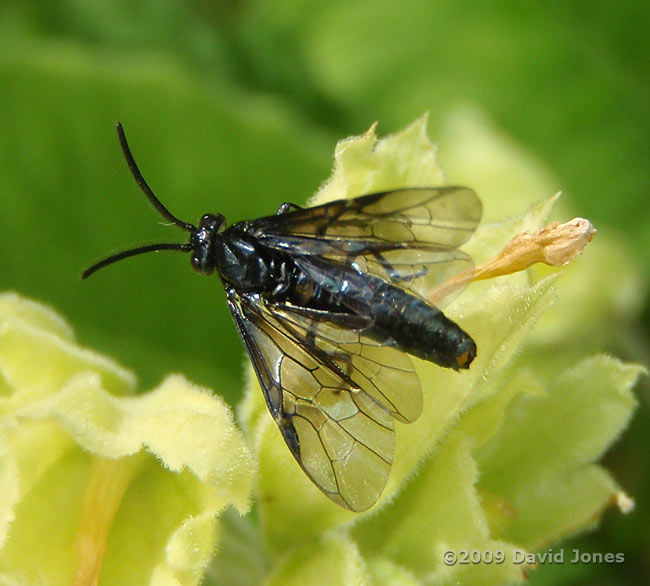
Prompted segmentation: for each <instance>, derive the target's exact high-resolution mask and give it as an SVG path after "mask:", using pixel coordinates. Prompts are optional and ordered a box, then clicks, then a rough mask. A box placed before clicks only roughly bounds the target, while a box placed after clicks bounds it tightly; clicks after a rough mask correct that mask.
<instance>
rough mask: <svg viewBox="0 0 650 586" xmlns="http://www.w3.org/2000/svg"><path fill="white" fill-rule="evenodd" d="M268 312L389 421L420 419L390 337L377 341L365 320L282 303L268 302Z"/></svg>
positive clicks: (409, 368) (411, 377)
mask: <svg viewBox="0 0 650 586" xmlns="http://www.w3.org/2000/svg"><path fill="white" fill-rule="evenodd" d="M269 310H270V311H271V313H272V314H273V315H274V317H275V318H276V319H277V320H278V321H279V322H280V323H281V324H282V327H283V328H284V329H285V331H287V332H288V333H289V334H290V335H291V336H292V337H293V338H295V339H297V340H300V342H301V344H303V345H304V346H305V347H307V348H309V349H310V350H311V351H312V353H314V354H317V355H319V356H321V357H322V358H321V359H322V360H323V361H328V360H329V361H331V362H332V363H333V365H330V368H332V369H333V370H339V371H340V372H341V373H342V374H343V376H344V377H346V378H347V379H348V380H349V382H351V383H352V384H353V385H354V386H356V387H358V388H360V389H363V390H364V391H365V392H366V393H368V394H369V395H370V396H371V397H372V398H373V399H374V400H375V401H376V402H377V403H379V404H380V405H381V406H382V407H384V409H386V410H387V411H388V412H389V413H390V414H391V416H392V417H394V418H395V419H397V420H399V421H401V422H403V423H411V422H413V421H415V420H416V419H417V418H418V417H419V416H420V413H421V412H422V388H421V385H420V379H419V378H418V375H417V374H416V372H415V369H414V368H413V362H412V361H411V359H410V358H409V357H408V355H407V354H406V353H404V352H402V351H400V350H398V349H397V348H396V347H395V346H394V344H395V342H394V340H393V339H392V338H383V339H379V341H378V339H377V332H373V326H372V323H371V322H370V321H369V320H368V321H364V318H363V317H359V316H357V315H354V316H353V315H346V314H340V313H333V312H328V311H323V310H317V309H310V308H302V307H295V306H292V305H286V304H272V305H270V306H269ZM373 333H374V335H373V337H372V338H371V337H370V335H372V334H373Z"/></svg>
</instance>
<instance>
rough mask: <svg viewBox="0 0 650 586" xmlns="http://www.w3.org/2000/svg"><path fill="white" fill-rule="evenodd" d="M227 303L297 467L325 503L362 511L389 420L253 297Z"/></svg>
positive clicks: (386, 445) (381, 464)
mask: <svg viewBox="0 0 650 586" xmlns="http://www.w3.org/2000/svg"><path fill="white" fill-rule="evenodd" d="M227 295H228V304H229V306H230V309H231V311H232V314H233V317H234V319H235V322H236V324H237V327H238V329H239V333H240V334H241V337H242V339H243V341H244V345H245V346H246V350H247V351H248V354H249V356H250V358H251V361H252V363H253V367H254V368H255V372H256V374H257V377H258V380H259V382H260V385H261V387H262V391H263V393H264V397H265V399H266V403H267V405H268V407H269V410H270V412H271V415H272V416H273V418H274V419H275V421H276V423H277V424H278V427H279V428H280V431H281V432H282V435H283V437H284V439H285V441H286V443H287V446H288V447H289V449H290V450H291V453H292V454H293V455H294V457H295V458H296V460H297V461H298V464H300V466H301V467H302V469H303V470H304V471H305V473H306V474H307V476H308V477H309V478H310V479H311V480H312V481H313V482H314V484H316V486H318V488H320V490H322V491H323V492H324V493H325V494H326V495H327V496H328V497H329V498H330V499H331V500H333V501H334V502H336V503H337V504H339V505H342V506H343V507H346V508H348V509H351V510H353V511H358V512H359V511H365V510H366V509H368V508H369V507H371V506H372V505H373V504H374V503H375V502H376V501H377V499H378V498H379V496H380V495H381V493H382V491H383V489H384V487H385V485H386V481H387V479H388V475H389V473H390V468H391V465H392V461H393V452H394V447H395V432H394V424H393V419H392V418H391V416H390V414H389V413H388V411H387V410H386V409H385V408H383V407H382V406H381V405H380V404H379V403H378V402H377V401H376V400H375V399H373V398H372V397H371V396H370V395H369V394H368V393H367V392H366V391H365V390H364V389H359V388H356V387H355V386H354V385H353V384H350V381H349V379H348V378H347V377H346V376H344V375H342V374H341V373H339V372H337V370H336V369H332V368H331V364H330V363H328V360H327V359H323V357H322V356H320V355H319V353H318V352H314V351H312V350H310V348H309V347H308V346H305V345H303V344H302V343H301V342H300V341H299V340H296V339H294V338H293V337H292V336H291V334H290V333H289V332H287V331H286V329H285V328H284V327H283V326H282V324H281V323H280V322H279V321H278V319H277V318H276V317H275V316H274V315H273V314H272V313H270V312H269V311H268V309H267V308H266V306H265V304H264V302H263V301H262V300H261V299H260V298H259V297H256V296H253V295H251V296H246V295H242V296H238V295H237V294H236V293H235V292H234V291H227Z"/></svg>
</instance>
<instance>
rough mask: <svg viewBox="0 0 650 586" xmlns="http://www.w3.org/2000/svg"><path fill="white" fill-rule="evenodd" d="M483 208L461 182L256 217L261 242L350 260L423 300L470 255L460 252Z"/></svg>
mask: <svg viewBox="0 0 650 586" xmlns="http://www.w3.org/2000/svg"><path fill="white" fill-rule="evenodd" d="M481 211H482V206H481V202H480V200H479V199H478V197H477V195H476V194H475V193H474V191H472V190H471V189H468V188H466V187H453V186H451V187H437V188H434V187H423V188H410V189H398V190H394V191H387V192H383V193H375V194H370V195H364V196H361V197H358V198H355V199H349V200H338V201H335V202H331V203H328V204H324V205H321V206H316V207H313V208H305V209H300V210H297V211H293V212H288V213H284V214H279V215H276V216H268V217H265V218H260V219H259V220H256V221H255V222H254V226H255V228H256V231H257V232H256V235H257V237H258V239H259V241H260V242H261V243H263V244H264V245H266V246H269V247H271V248H274V249H276V250H285V251H287V252H291V253H292V254H296V255H315V256H320V257H323V258H328V259H332V260H336V261H338V262H345V263H346V264H355V266H356V267H357V268H358V269H359V270H360V271H362V272H367V273H370V274H373V275H376V276H378V277H379V278H381V279H383V280H386V281H389V282H391V283H393V284H395V285H397V286H400V287H402V288H403V289H407V290H409V291H411V292H413V293H414V294H417V295H419V296H421V297H426V295H427V293H428V292H429V291H431V290H432V289H433V288H435V287H437V286H438V285H440V284H441V283H443V282H445V281H446V280H447V279H448V278H449V277H451V276H452V275H455V274H457V273H459V272H461V271H469V272H471V270H472V268H473V264H472V260H471V258H470V257H469V256H468V255H467V254H466V253H464V252H462V251H459V250H457V247H459V246H461V245H462V244H463V243H464V242H466V241H467V239H468V238H469V237H470V236H471V234H472V233H473V232H474V230H475V229H476V226H477V224H478V222H479V220H480V217H481Z"/></svg>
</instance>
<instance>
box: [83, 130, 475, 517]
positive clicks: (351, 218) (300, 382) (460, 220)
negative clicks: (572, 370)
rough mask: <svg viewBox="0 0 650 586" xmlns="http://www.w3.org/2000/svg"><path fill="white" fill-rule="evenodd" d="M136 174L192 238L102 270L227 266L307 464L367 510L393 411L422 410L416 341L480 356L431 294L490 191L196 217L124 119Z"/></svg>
mask: <svg viewBox="0 0 650 586" xmlns="http://www.w3.org/2000/svg"><path fill="white" fill-rule="evenodd" d="M117 132H118V136H119V140H120V145H121V147H122V151H123V153H124V157H125V159H126V161H127V164H128V166H129V169H130V170H131V173H132V174H133V177H134V178H135V181H136V182H137V184H138V185H139V186H140V188H141V189H142V191H143V192H144V193H145V195H146V196H147V198H148V199H149V201H150V202H151V204H152V205H153V206H154V207H155V208H156V210H158V212H159V213H160V214H161V215H162V216H163V217H164V218H165V219H166V220H168V221H169V222H171V223H172V224H175V225H176V226H179V227H180V228H182V229H183V230H185V231H187V232H188V233H189V240H188V241H187V242H184V243H157V244H150V245H146V246H141V247H138V248H133V249H130V250H125V251H122V252H119V253H117V254H114V255H111V256H109V257H107V258H105V259H103V260H101V261H100V262H98V263H96V264H94V265H92V266H91V267H89V268H88V269H87V270H86V271H85V272H84V273H83V278H86V277H88V276H90V275H91V274H92V273H94V272H95V271H97V270H99V269H101V268H103V267H105V266H107V265H109V264H112V263H114V262H116V261H118V260H122V259H125V258H128V257H131V256H135V255H138V254H143V253H147V252H153V251H157V250H178V251H182V252H188V253H190V259H191V264H192V266H193V267H194V269H195V270H196V271H198V272H199V273H201V274H204V275H210V274H212V273H216V274H217V275H218V276H219V278H220V280H221V284H222V285H223V288H224V290H225V293H226V300H227V303H228V307H229V308H230V312H231V313H232V317H233V319H234V321H235V325H236V327H237V330H238V332H239V335H240V336H241V339H242V341H243V343H244V347H245V348H246V351H247V352H248V356H249V358H250V360H251V363H252V365H253V368H254V369H255V373H256V374H257V378H258V380H259V383H260V386H261V387H262V391H263V393H264V398H265V400H266V404H267V406H268V408H269V411H270V413H271V416H272V417H273V419H274V420H275V422H276V423H277V425H278V428H279V429H280V432H281V433H282V436H283V438H284V441H285V442H286V444H287V446H288V448H289V450H290V451H291V453H292V454H293V456H294V458H295V459H296V461H297V462H298V464H299V465H300V466H301V467H302V469H303V470H304V472H305V473H306V474H307V476H308V477H309V478H310V479H311V481H312V482H313V483H314V484H315V485H316V486H317V487H318V488H319V489H320V490H321V491H323V493H324V494H325V495H326V496H327V497H329V498H330V499H331V500H332V501H334V502H335V503H337V504H339V505H341V506H343V507H345V508H347V509H350V510H352V511H365V510H366V509H368V508H369V507H371V506H372V505H373V504H374V503H375V502H377V500H378V498H379V496H380V495H381V493H382V491H383V489H384V487H385V485H386V481H387V479H388V475H389V473H390V469H391V465H392V461H393V453H394V447H395V429H394V421H395V420H397V421H400V422H402V423H410V422H412V421H414V420H416V419H417V418H418V416H419V415H420V412H421V410H422V390H421V386H420V381H419V379H418V376H417V374H416V372H415V370H414V367H413V364H412V362H411V359H410V358H409V356H408V354H411V355H413V356H416V357H418V358H421V359H424V360H428V361H431V362H434V363H436V364H438V365H440V366H443V367H448V368H452V369H455V370H458V369H466V368H469V366H470V364H471V362H472V360H473V359H474V357H475V356H476V344H475V343H474V341H473V340H472V338H471V337H470V336H469V335H468V334H467V333H466V332H465V331H463V329H462V328H461V327H460V326H458V325H457V324H456V323H455V322H453V321H452V320H450V319H449V318H447V317H446V316H445V315H444V314H443V313H442V312H441V311H440V310H439V309H438V308H437V307H435V306H434V305H433V304H432V303H431V302H430V301H427V298H426V296H427V293H428V292H430V291H431V290H432V289H433V288H434V287H435V286H436V285H440V284H441V283H442V282H444V281H445V280H446V279H448V278H449V277H450V276H451V275H453V274H456V273H458V272H459V271H461V270H466V269H471V267H472V261H471V259H470V257H469V256H468V255H467V254H466V253H464V252H462V251H460V250H458V247H459V246H461V245H462V244H463V243H465V242H466V241H467V239H468V238H469V237H470V236H471V234H472V233H473V232H474V230H475V228H476V226H477V224H478V222H479V220H480V217H481V202H480V201H479V199H478V197H477V196H476V194H475V193H474V191H472V190H471V189H468V188H466V187H456V186H445V187H407V188H403V189H392V190H389V191H383V192H380V193H371V194H368V195H362V196H360V197H356V198H353V199H341V200H338V201H333V202H330V203H326V204H323V205H318V206H315V207H309V208H301V207H299V206H297V205H294V204H290V203H285V204H282V205H281V206H280V208H279V209H278V211H277V213H276V214H274V215H271V216H266V217H263V218H258V219H256V220H250V221H248V220H245V221H242V222H238V223H236V224H233V225H231V226H227V225H226V220H225V218H224V216H223V215H221V214H205V215H204V216H203V217H201V219H200V220H199V223H198V224H196V225H195V224H190V223H187V222H183V221H181V220H179V219H178V218H176V217H175V216H174V215H173V214H172V213H171V212H170V211H169V210H167V208H166V207H165V206H164V205H163V204H162V203H161V202H160V200H159V199H158V198H157V197H156V196H155V195H154V193H153V191H152V190H151V189H150V187H149V186H148V184H147V182H146V181H145V179H144V178H143V176H142V174H141V173H140V171H139V169H138V166H137V165H136V163H135V160H134V158H133V155H132V154H131V151H130V149H129V146H128V143H127V141H126V137H125V135H124V130H123V129H122V126H121V125H120V124H119V123H118V125H117Z"/></svg>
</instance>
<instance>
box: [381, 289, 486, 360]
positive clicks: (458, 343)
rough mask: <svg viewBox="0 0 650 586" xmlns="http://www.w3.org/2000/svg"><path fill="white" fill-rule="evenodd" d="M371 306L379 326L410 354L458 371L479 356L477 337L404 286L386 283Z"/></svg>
mask: <svg viewBox="0 0 650 586" xmlns="http://www.w3.org/2000/svg"><path fill="white" fill-rule="evenodd" d="M370 308H371V312H372V314H373V315H372V317H373V318H374V322H375V326H376V327H377V328H378V329H379V330H381V331H382V332H384V333H388V334H389V335H390V336H391V337H392V338H393V339H394V340H395V342H396V343H397V345H398V346H399V348H400V349H401V350H403V351H405V352H408V353H409V354H413V355H414V356H417V357H418V358H422V359H424V360H429V361H431V362H435V363H436V364H439V365H440V366H445V367H450V368H454V369H456V370H457V369H459V368H469V365H470V363H471V362H472V360H473V359H474V357H475V356H476V344H475V343H474V340H472V338H471V337H470V336H469V335H468V334H467V333H466V332H465V331H463V329H461V328H460V326H458V324H456V323H455V322H453V321H452V320H450V319H449V318H448V317H447V316H446V315H445V314H444V313H442V311H440V310H439V309H438V308H437V307H435V306H433V305H430V304H428V303H427V302H425V301H424V300H422V299H420V298H419V297H415V296H414V295H410V294H409V293H407V292H406V291H404V290H403V289H400V288H398V287H395V286H393V285H391V284H389V283H382V284H381V285H379V287H378V288H377V289H376V296H375V299H374V301H373V303H372V304H370Z"/></svg>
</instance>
